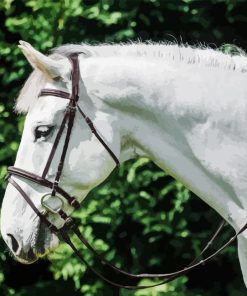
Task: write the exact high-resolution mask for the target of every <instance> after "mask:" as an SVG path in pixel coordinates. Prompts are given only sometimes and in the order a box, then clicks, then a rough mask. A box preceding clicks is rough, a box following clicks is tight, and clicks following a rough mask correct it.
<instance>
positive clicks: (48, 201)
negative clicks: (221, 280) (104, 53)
mask: <svg viewBox="0 0 247 296" xmlns="http://www.w3.org/2000/svg"><path fill="white" fill-rule="evenodd" d="M68 58H69V60H70V62H71V64H72V72H71V80H72V92H71V94H70V93H67V92H64V91H60V90H54V89H43V90H41V92H40V94H39V97H43V96H54V97H59V98H63V99H66V100H68V101H69V103H68V104H67V107H66V110H65V114H64V117H63V120H62V123H61V125H60V128H59V130H58V132H57V135H56V138H55V141H54V144H53V146H52V149H51V152H50V154H49V157H48V160H47V162H46V165H45V168H44V170H43V173H42V175H41V176H39V175H36V174H34V173H32V172H29V171H26V170H23V169H21V168H17V167H14V166H11V167H9V168H8V175H7V177H6V180H7V181H8V182H9V183H10V184H12V185H13V186H14V187H15V188H16V190H17V191H19V193H20V194H21V196H22V197H23V198H24V199H25V201H26V202H27V203H28V204H29V206H30V207H31V208H32V209H33V211H34V212H35V213H36V214H37V216H39V218H40V220H41V222H42V223H44V224H46V225H47V227H48V228H49V229H50V230H51V232H53V233H56V234H57V235H60V236H61V237H62V238H63V240H64V241H65V242H66V243H67V244H68V245H69V246H70V247H71V248H72V250H73V251H74V253H75V254H76V255H77V256H78V258H79V259H80V260H81V261H82V262H83V263H84V264H85V265H86V266H87V267H88V268H89V269H91V271H93V272H94V273H95V274H96V275H97V276H99V277H100V278H101V279H102V280H104V281H105V282H107V283H108V284H111V285H113V286H115V287H118V288H126V289H144V288H150V287H155V286H158V285H162V284H165V283H167V282H169V281H171V280H174V279H175V278H178V277H180V276H182V275H185V274H187V273H188V272H189V271H190V270H192V269H194V268H196V267H198V266H200V265H202V264H204V263H206V262H208V261H209V260H211V259H212V258H214V257H215V256H216V255H218V254H219V253H220V252H221V251H222V250H224V249H225V248H226V247H227V246H228V245H229V244H231V243H232V242H233V241H235V240H236V239H237V237H238V235H239V234H241V233H242V232H243V231H244V230H246V228H247V224H246V225H245V226H244V227H243V228H242V229H240V230H239V231H238V232H237V233H236V234H235V235H234V236H233V237H232V238H231V239H230V240H229V241H228V242H227V243H225V244H224V245H223V246H222V247H221V248H219V249H218V250H217V251H215V252H214V253H213V254H211V255H209V256H208V257H206V258H205V259H203V260H200V258H201V256H202V255H203V254H204V253H205V251H206V250H207V249H208V248H209V246H210V245H212V243H213V242H214V241H215V239H216V237H217V236H218V234H219V233H220V231H221V229H222V228H223V226H224V224H225V222H224V221H223V222H221V223H220V225H219V227H218V228H217V230H216V232H215V234H214V235H213V236H212V238H211V239H210V241H209V242H208V243H207V245H206V246H205V248H204V249H203V250H202V252H201V253H200V254H199V256H198V257H196V258H195V259H194V260H193V261H192V262H191V263H190V264H189V265H187V266H186V267H185V268H183V269H181V270H178V271H176V272H172V273H159V274H150V273H143V274H132V273H129V272H126V271H124V270H122V269H120V268H118V267H116V266H114V265H112V264H111V263H110V262H109V261H107V260H106V259H104V257H102V256H101V255H100V254H99V253H97V251H95V249H94V248H93V247H92V246H91V245H90V244H89V242H88V241H87V240H86V238H85V237H84V236H83V235H82V233H81V232H80V230H79V228H78V226H77V225H76V224H75V222H74V220H73V219H72V218H71V217H69V216H68V215H67V214H66V213H65V212H64V211H63V206H64V200H66V202H67V203H68V204H69V205H70V206H71V207H72V208H74V209H78V208H79V207H80V204H79V202H78V201H77V200H76V199H75V197H73V196H71V195H70V194H69V193H67V192H66V191H65V190H63V189H62V188H61V187H60V186H59V181H60V177H61V174H62V171H63V166H64V161H65V157H66V153H67V149H68V145H69V141H70V136H71V131H72V128H73V124H74V119H75V114H76V112H77V111H78V112H79V113H80V114H81V115H82V117H83V118H84V120H85V122H86V124H87V125H88V127H89V128H90V130H91V132H92V133H93V134H94V135H95V136H96V137H97V139H98V140H99V142H100V143H101V144H102V145H103V146H104V148H105V149H106V150H107V152H108V153H109V155H110V156H111V157H112V159H113V160H114V162H115V163H116V165H117V166H118V165H119V160H118V158H117V157H116V155H115V154H114V152H113V151H112V150H111V149H110V148H109V147H108V145H107V144H106V142H105V141H104V140H103V138H102V137H101V136H100V135H99V134H98V132H97V130H96V128H95V126H94V124H93V122H92V120H91V119H90V118H89V117H88V116H87V115H86V114H85V113H84V112H83V111H82V109H81V108H80V106H79V105H78V100H79V77H80V69H79V62H78V53H75V54H71V55H70V56H69V57H68ZM66 128H67V131H66V136H65V141H64V146H63V150H62V153H61V157H60V161H59V164H58V167H57V172H56V175H55V179H54V181H49V180H48V179H47V178H46V176H47V173H48V171H49V168H50V166H51V163H52V160H53V158H54V155H55V153H56V150H57V147H58V144H59V142H60V140H61V137H62V134H63V132H64V130H65V129H66ZM12 175H14V176H19V177H21V178H24V179H27V180H29V181H31V182H34V183H37V184H39V185H41V186H43V187H46V188H49V190H50V193H47V194H45V195H44V196H42V198H41V206H42V208H41V209H38V207H36V206H35V204H34V203H33V201H32V200H31V199H30V197H29V196H28V195H27V194H26V192H25V191H24V190H23V189H22V188H21V186H20V185H19V184H18V183H17V182H16V181H15V180H14V179H13V178H11V176H12ZM48 212H50V213H52V214H55V215H59V216H60V218H61V219H62V220H64V225H63V226H62V227H61V228H57V227H56V226H55V225H53V224H52V223H50V221H49V220H48V219H47V213H48ZM69 230H71V231H72V232H73V233H74V234H75V235H76V236H77V237H78V238H79V240H80V241H81V242H82V243H83V244H84V245H85V246H86V247H87V249H88V250H89V251H90V252H91V253H92V254H93V255H94V256H95V257H96V258H97V259H98V260H99V261H101V263H103V264H104V265H106V266H108V267H110V268H111V269H112V270H113V271H115V272H117V273H119V274H121V275H122V276H125V277H126V279H127V278H132V279H136V280H137V279H139V280H140V279H143V278H154V279H156V278H159V279H161V280H162V282H160V283H158V284H153V285H148V286H134V285H124V284H120V283H117V282H114V281H113V280H110V279H109V278H106V277H105V276H104V275H102V274H101V273H100V272H98V271H97V270H96V269H95V268H94V267H92V266H91V265H90V264H89V263H88V262H87V261H85V259H84V258H83V256H82V255H81V254H80V253H79V251H78V250H77V248H76V247H75V245H74V243H73V242H72V241H71V240H70V237H69V235H68V231H69Z"/></svg>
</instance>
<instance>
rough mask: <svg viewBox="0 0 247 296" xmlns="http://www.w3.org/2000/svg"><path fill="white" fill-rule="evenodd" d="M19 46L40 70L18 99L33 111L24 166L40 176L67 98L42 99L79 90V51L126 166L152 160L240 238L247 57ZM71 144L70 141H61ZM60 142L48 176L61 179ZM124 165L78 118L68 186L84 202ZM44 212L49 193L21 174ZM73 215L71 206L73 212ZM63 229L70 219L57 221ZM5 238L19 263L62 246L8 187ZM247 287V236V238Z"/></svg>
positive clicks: (158, 49)
mask: <svg viewBox="0 0 247 296" xmlns="http://www.w3.org/2000/svg"><path fill="white" fill-rule="evenodd" d="M19 47H20V48H21V50H22V52H23V53H24V55H25V56H26V58H27V60H28V61H29V63H30V64H31V65H32V67H33V68H34V72H33V73H32V74H31V76H30V77H29V79H28V80H27V82H26V84H25V86H24V87H23V89H22V91H21V93H20V96H19V98H18V100H17V104H16V110H17V111H18V112H25V113H27V116H26V122H25V127H24V131H23V135H22V140H21V143H20V147H19V151H18V154H17V158H16V162H15V166H17V167H19V168H23V169H25V170H28V171H31V172H34V173H36V174H37V175H40V174H41V172H42V170H43V168H44V166H45V163H46V161H47V158H48V155H49V152H50V149H51V147H52V144H53V142H54V137H55V134H56V130H57V129H58V127H59V125H60V123H61V119H62V116H63V112H64V109H65V106H66V104H67V102H66V100H63V99H59V98H56V97H52V96H50V97H49V96H48V97H44V98H42V99H38V93H39V91H40V89H41V88H44V87H45V88H53V89H56V90H64V91H67V92H71V81H70V77H69V76H70V72H71V64H70V62H69V60H68V59H67V58H66V56H68V55H69V54H70V53H73V52H83V53H84V54H81V55H80V56H79V63H80V72H81V77H80V100H79V104H80V105H81V106H83V109H84V110H85V112H86V114H88V116H89V117H90V118H91V119H92V120H93V123H94V125H95V126H96V128H97V130H98V131H99V132H100V133H101V135H102V136H103V138H104V139H105V141H106V143H107V144H108V146H109V147H111V149H112V151H113V152H114V153H115V154H116V155H117V157H118V158H119V159H120V162H121V163H123V162H124V161H126V160H128V159H130V158H135V157H140V156H145V157H148V158H150V159H151V160H152V161H153V162H154V163H156V164H157V165H158V166H159V167H160V168H162V169H163V170H165V171H166V172H168V173H170V174H171V175H172V176H173V177H174V178H176V179H177V180H179V181H181V182H182V183H183V184H185V185H186V186H187V187H188V188H189V189H190V190H192V191H193V192H194V193H195V194H197V195H198V196H199V197H200V198H201V199H203V200H204V201H205V202H206V203H208V204H209V205H210V206H211V207H212V208H214V209H215V210H216V211H217V212H218V213H219V214H220V215H221V216H222V217H223V218H224V219H225V220H227V221H228V222H229V223H230V224H231V225H232V226H233V227H234V229H235V231H238V230H239V229H241V227H242V226H243V225H245V223H246V222H247V74H246V70H247V58H246V57H245V56H244V55H243V54H242V55H239V56H235V57H232V56H229V55H226V54H223V53H221V52H218V51H216V50H212V49H196V48H192V47H183V46H178V45H165V44H127V45H102V46H89V45H65V46H62V47H59V48H57V49H55V51H54V53H53V54H52V55H51V56H45V55H43V54H42V53H40V52H38V51H37V50H35V49H34V48H33V47H32V46H31V45H30V44H28V43H26V42H23V41H21V42H20V45H19ZM61 142H62V143H63V142H64V138H63V139H62V141H61ZM62 146H63V144H61V143H60V145H59V147H58V151H57V153H56V155H55V160H54V161H53V163H52V165H51V167H50V170H49V172H48V179H51V180H52V179H53V178H54V174H55V172H56V168H57V163H58V161H59V155H60V153H61V150H62ZM114 167H115V163H114V161H113V159H112V158H111V156H110V155H109V154H108V153H107V151H106V150H105V149H104V147H103V146H102V145H101V144H100V143H99V142H98V140H97V139H96V137H95V136H94V135H93V134H91V131H90V130H89V129H88V127H87V125H86V124H85V122H84V121H83V120H81V117H80V116H79V115H77V116H76V118H75V124H74V127H73V131H72V136H71V141H70V145H69V148H68V152H67V157H66V160H65V166H64V170H63V174H62V179H61V182H60V185H61V187H62V188H64V189H65V190H67V191H68V192H69V193H70V194H71V195H73V196H76V197H77V199H78V201H79V202H81V201H82V200H83V199H84V198H85V197H86V195H87V193H88V192H89V191H90V190H91V189H92V188H94V187H95V186H97V185H98V184H100V183H101V182H102V181H103V180H104V179H106V178H107V177H108V175H109V174H110V173H111V171H112V170H113V169H114ZM13 179H14V180H16V181H18V183H19V184H20V185H21V187H22V189H23V190H24V191H25V192H27V193H28V195H29V196H30V198H31V199H32V201H33V202H34V204H35V205H36V207H37V208H39V209H41V203H40V199H41V196H42V195H43V194H44V193H45V192H46V191H47V189H46V188H44V187H42V186H39V185H37V184H34V183H33V182H29V181H27V180H25V179H23V178H21V177H17V176H13ZM64 211H65V212H66V213H67V214H69V213H70V211H71V209H70V208H69V207H66V206H65V208H64ZM49 220H50V221H51V222H52V223H53V224H55V225H56V226H57V227H61V226H62V224H61V220H59V219H57V218H56V215H53V214H49ZM1 233H2V236H3V238H4V240H5V241H6V243H7V245H8V246H9V248H10V250H11V251H12V252H13V254H14V256H15V257H16V259H17V260H19V261H20V262H23V263H27V264H28V263H31V262H33V261H35V260H37V259H38V258H39V257H42V256H44V255H46V254H47V253H49V252H50V251H52V250H53V249H54V248H56V247H57V245H58V243H59V241H58V238H57V236H56V235H55V234H53V233H51V232H50V231H49V230H48V229H47V227H45V226H42V224H40V219H39V218H38V217H37V216H36V214H35V213H34V212H33V210H32V209H31V208H30V207H29V206H28V205H27V203H26V202H25V200H24V199H23V198H21V197H20V194H19V192H18V191H16V189H15V188H14V187H13V186H11V185H8V187H7V190H6V193H5V197H4V200H3V205H2V211H1ZM238 254H239V259H240V263H241V268H242V273H243V277H244V281H245V283H246V285H247V232H244V233H242V234H241V235H240V236H239V237H238Z"/></svg>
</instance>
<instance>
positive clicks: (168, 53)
mask: <svg viewBox="0 0 247 296" xmlns="http://www.w3.org/2000/svg"><path fill="white" fill-rule="evenodd" d="M52 52H53V53H55V54H56V55H54V59H56V58H57V57H59V56H60V58H61V56H68V55H69V54H71V53H74V52H83V53H85V54H86V55H87V56H89V57H112V56H119V57H136V58H147V59H148V60H150V59H153V60H157V62H158V63H159V64H158V66H160V64H161V63H162V60H165V61H167V60H170V61H174V62H176V63H177V62H180V63H182V64H184V65H186V64H188V65H191V64H194V65H195V66H206V67H213V68H221V69H224V70H226V71H236V72H242V73H245V72H246V71H247V57H246V54H245V53H244V52H243V51H242V50H241V51H239V55H235V56H232V55H230V54H225V53H223V52H221V51H219V50H214V49H211V48H205V47H204V48H203V47H202V48H195V47H192V46H185V45H178V44H163V43H156V44H155V43H147V44H146V43H129V44H103V45H88V44H81V45H78V44H66V45H62V46H60V47H57V48H54V49H53V50H52ZM45 81H46V79H45V77H44V75H43V74H42V73H41V72H40V71H39V70H35V71H33V73H32V74H31V75H30V76H29V78H28V80H27V81H26V83H25V85H24V87H23V89H22V90H21V93H20V95H19V97H18V99H17V103H16V108H15V109H16V111H17V112H27V111H28V110H29V108H30V107H31V106H32V105H33V102H34V101H35V99H37V95H38V93H39V91H40V89H41V88H42V87H43V85H44V83H45ZM26 94H28V95H26Z"/></svg>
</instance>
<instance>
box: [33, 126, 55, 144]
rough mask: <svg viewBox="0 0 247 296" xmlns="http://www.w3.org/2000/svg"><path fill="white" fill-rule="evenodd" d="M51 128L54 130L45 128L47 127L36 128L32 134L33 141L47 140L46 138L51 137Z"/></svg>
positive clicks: (48, 127) (49, 127)
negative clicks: (33, 135)
mask: <svg viewBox="0 0 247 296" xmlns="http://www.w3.org/2000/svg"><path fill="white" fill-rule="evenodd" d="M53 128H54V127H53V126H47V125H40V126H37V127H36V129H35V132H34V134H35V141H44V140H47V138H48V136H50V135H51V132H52V130H53Z"/></svg>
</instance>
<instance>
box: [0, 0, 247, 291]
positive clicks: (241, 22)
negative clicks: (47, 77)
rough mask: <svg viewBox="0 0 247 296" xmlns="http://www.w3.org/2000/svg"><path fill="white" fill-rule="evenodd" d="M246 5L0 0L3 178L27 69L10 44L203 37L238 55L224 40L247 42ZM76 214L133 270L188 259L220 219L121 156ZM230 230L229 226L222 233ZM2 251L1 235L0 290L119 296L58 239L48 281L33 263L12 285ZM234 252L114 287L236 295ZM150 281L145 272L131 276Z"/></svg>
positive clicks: (18, 128)
mask: <svg viewBox="0 0 247 296" xmlns="http://www.w3.org/2000/svg"><path fill="white" fill-rule="evenodd" d="M246 9H247V4H246V1H230V0H229V1H228V0H227V1H215V0H210V1H203V3H202V1H196V0H181V1H165V0H134V1H130V0H126V1H125V0H124V1H123V0H120V1H116V0H101V1H99V0H98V1H97V0H92V1H88V0H84V1H82V0H63V1H61V0H59V1H58V0H45V1H40V0H29V1H26V0H25V1H24V0H16V1H14V0H2V1H0V22H1V31H0V56H1V65H0V76H1V82H2V85H1V86H2V87H1V89H0V97H1V101H0V145H1V149H0V162H1V167H0V179H1V180H2V179H3V176H4V175H5V173H6V168H7V166H8V165H10V164H13V163H14V159H15V155H16V151H17V149H18V143H19V141H20V136H21V133H22V129H23V122H24V118H23V117H22V116H17V115H16V114H15V113H13V111H12V109H13V106H14V100H15V97H16V96H17V93H18V91H19V90H20V89H21V86H22V85H23V83H24V80H25V79H26V78H27V76H28V74H29V73H30V67H29V65H27V62H26V60H25V59H24V57H23V56H22V55H21V53H20V50H19V49H18V48H17V43H18V40H19V39H23V40H26V41H28V42H30V43H32V44H33V45H34V46H35V47H36V48H37V49H40V50H42V51H43V52H48V50H49V49H50V48H51V47H55V46H58V45H60V44H63V43H78V42H93V43H95V42H120V41H128V40H138V39H143V40H148V39H152V40H156V41H160V40H168V41H174V40H176V38H177V39H178V40H184V42H189V43H193V44H194V43H197V42H198V43H199V44H200V43H202V44H204V42H208V43H210V44H211V46H215V44H216V45H217V46H219V45H221V44H222V43H224V44H225V45H224V46H222V48H221V49H222V50H224V51H225V52H228V53H231V54H235V53H236V52H237V53H240V52H241V50H240V49H239V48H238V47H233V46H231V45H230V46H229V44H231V43H232V42H235V43H236V45H237V46H240V47H242V48H247V43H246V32H245V31H244V30H242V28H245V27H246V22H247V20H246V17H245V15H244V12H245V11H246ZM0 186H1V187H0V188H1V195H0V196H1V197H2V196H3V194H4V190H5V184H3V182H2V181H1V184H0ZM74 217H75V219H77V220H78V223H79V224H80V225H81V226H80V228H81V231H82V232H83V233H84V235H85V236H86V238H87V239H88V240H89V242H90V243H91V244H92V245H93V246H94V247H95V248H96V249H97V250H98V251H99V252H100V253H102V254H104V256H105V257H106V259H108V260H110V261H112V262H113V263H115V264H116V265H117V266H122V267H123V268H125V269H126V270H131V271H132V272H135V273H140V272H143V271H146V272H161V271H164V272H166V271H168V272H169V271H173V270H176V269H177V268H180V267H182V266H184V265H186V264H188V262H190V261H191V260H192V259H193V258H194V257H195V256H196V255H198V254H199V253H200V250H201V249H202V247H203V246H204V244H205V243H206V241H207V239H208V237H209V236H210V234H211V230H213V229H215V228H216V224H217V223H216V221H218V220H219V218H218V216H217V214H215V213H214V211H213V210H211V209H209V208H208V207H207V206H206V205H204V204H202V203H201V202H200V201H199V200H198V199H197V198H195V197H194V196H193V194H191V193H190V192H189V191H188V190H187V189H186V188H185V187H184V186H183V185H182V184H180V183H178V182H175V181H174V180H173V179H172V178H171V177H169V176H168V175H166V173H164V172H162V171H160V170H159V169H158V168H157V167H155V166H154V165H153V164H152V163H150V162H149V161H148V160H147V159H139V160H135V161H131V162H128V163H126V164H125V165H123V166H121V168H120V169H119V171H114V172H113V174H112V175H111V177H110V178H109V179H108V180H107V181H106V182H105V183H104V184H103V185H102V186H100V187H98V188H96V189H95V190H94V191H93V192H92V193H90V195H89V196H88V198H87V199H86V201H85V202H84V203H83V208H82V209H81V210H80V211H77V212H75V213H74ZM228 237H229V231H226V232H225V233H224V234H223V236H222V241H224V240H225V239H227V238H228ZM73 240H74V241H75V242H76V244H77V246H78V248H79V250H80V252H82V254H83V255H84V257H85V259H86V260H88V261H89V262H90V263H91V264H93V266H94V267H95V268H98V269H99V270H101V271H105V272H106V274H107V275H110V276H113V275H111V274H110V273H109V272H108V271H107V270H105V269H103V268H102V267H101V265H100V263H99V262H97V261H96V260H95V258H93V257H92V256H91V254H90V253H89V252H88V251H86V250H85V249H84V248H83V247H82V246H81V245H80V244H79V242H78V240H77V239H76V238H74V237H73ZM216 247H217V246H216ZM5 249H6V248H5V245H4V243H3V241H2V240H0V254H1V255H0V294H1V295H17V296H20V295H23V296H24V295H25V296H26V295H41V294H42V295H44V294H47V295H56V294H59V295H63V293H64V295H86V296H94V295H95V296H96V295H97V296H98V295H107V296H108V295H118V291H117V289H114V288H112V287H109V286H108V285H106V284H105V283H102V282H101V281H100V280H99V279H98V278H96V276H94V275H92V274H91V273H90V272H88V270H87V269H86V268H85V266H84V265H83V264H82V263H81V262H80V261H79V260H78V259H77V258H76V257H75V256H74V255H73V254H72V251H71V250H70V249H69V247H68V246H66V245H65V244H64V243H61V246H60V247H59V249H58V250H57V251H56V252H55V253H54V254H52V255H50V260H51V262H52V264H51V265H50V267H49V268H50V270H51V272H52V277H53V278H54V280H52V277H51V274H49V278H46V277H45V276H44V277H43V275H42V273H41V271H40V273H38V272H37V278H36V281H35V280H33V282H32V283H29V282H28V283H27V282H25V280H24V279H23V283H21V284H19V285H17V284H16V282H15V280H12V281H11V280H10V279H11V278H12V279H13V274H14V270H15V268H17V266H19V265H18V264H16V263H13V259H12V258H10V257H9V256H8V254H7V252H6V250H5ZM236 258H237V256H236V247H235V246H233V247H231V248H229V249H228V250H227V251H225V252H224V254H223V255H222V256H221V258H220V260H218V261H215V262H213V263H212V264H208V265H207V266H206V267H205V268H202V269H200V270H197V271H196V272H194V273H192V274H189V275H187V276H184V277H182V278H180V279H178V280H176V281H173V282H171V283H168V284H166V285H163V286H161V287H157V288H153V289H147V290H140V291H136V292H133V291H127V290H125V291H121V295H124V296H128V295H135V296H144V295H145V296H162V295H169V296H184V295H186V296H201V295H203V296H209V295H210V296H212V295H217V296H218V295H224V296H227V295H234V296H242V295H245V294H246V290H245V288H244V287H243V283H242V279H241V276H240V269H239V266H238V264H237V259H236ZM224 264H225V265H224ZM38 266H39V267H40V268H41V265H38ZM30 268H31V267H30ZM42 270H46V272H47V269H44V268H43V267H42ZM227 270H229V272H228V273H226V272H225V271H227ZM224 272H225V273H224ZM21 273H23V271H22V272H20V274H21ZM235 273H236V274H238V276H235ZM221 274H223V275H222V276H221ZM38 276H39V277H38ZM197 276H198V277H199V280H198V279H197ZM113 277H114V276H113ZM115 279H117V278H115ZM149 283H150V281H147V280H146V281H140V282H139V283H138V284H139V285H141V284H149Z"/></svg>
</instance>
